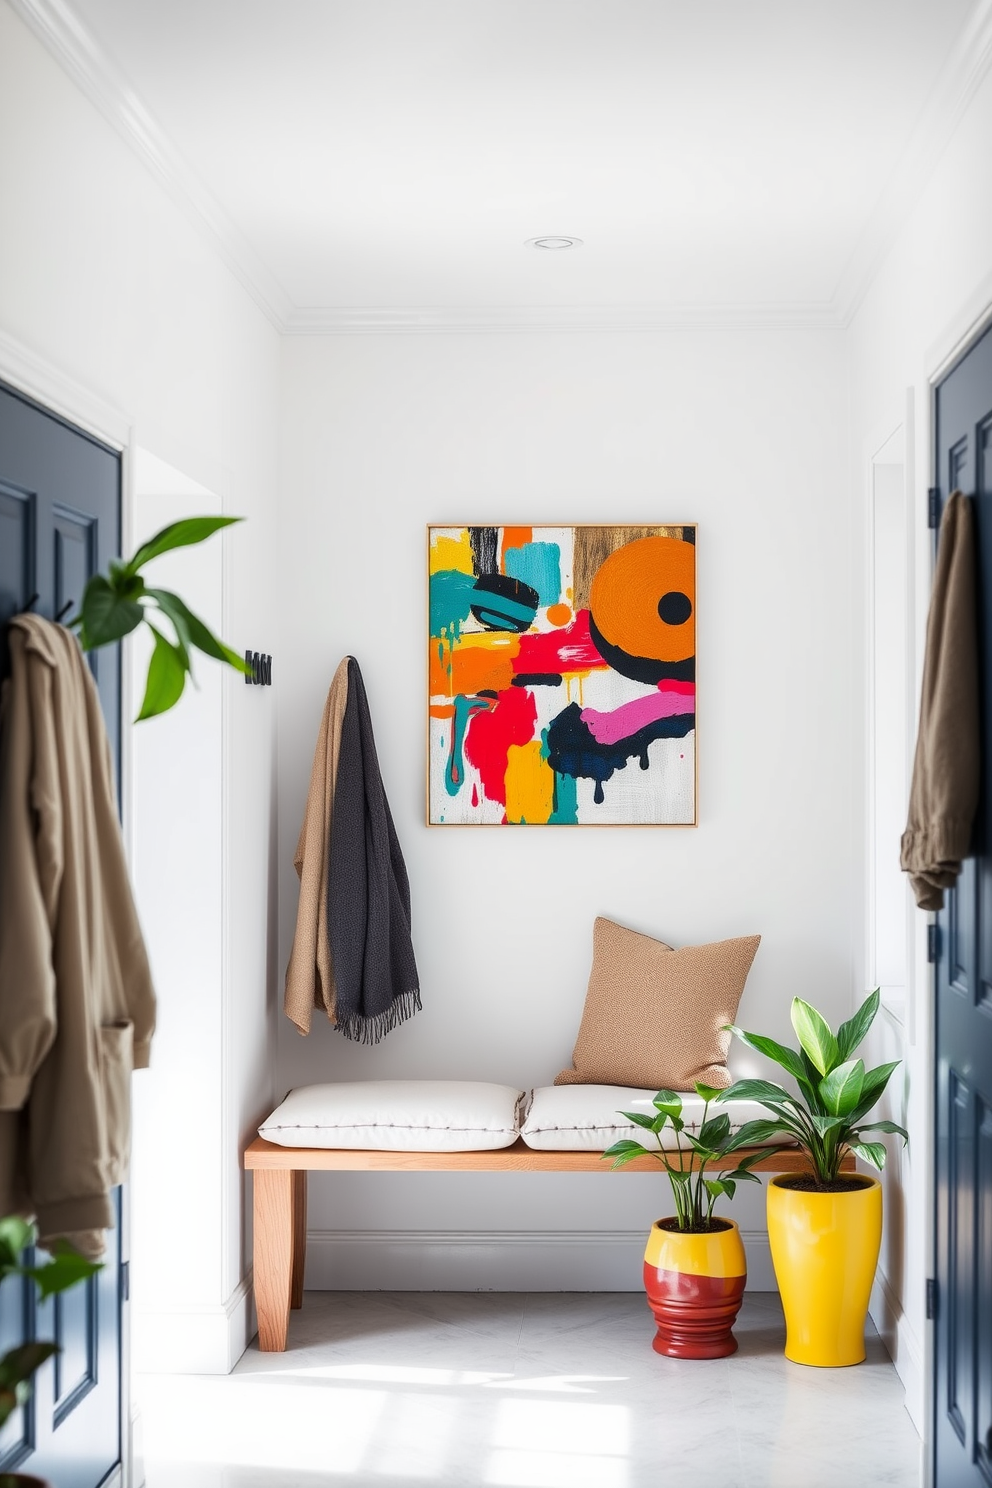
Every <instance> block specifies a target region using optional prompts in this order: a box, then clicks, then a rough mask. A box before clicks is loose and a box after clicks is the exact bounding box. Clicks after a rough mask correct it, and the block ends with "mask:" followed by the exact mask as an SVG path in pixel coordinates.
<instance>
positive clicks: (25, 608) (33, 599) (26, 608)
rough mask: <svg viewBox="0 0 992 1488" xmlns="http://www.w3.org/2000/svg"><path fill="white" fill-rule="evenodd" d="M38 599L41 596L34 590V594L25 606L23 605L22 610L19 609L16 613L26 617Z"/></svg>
mask: <svg viewBox="0 0 992 1488" xmlns="http://www.w3.org/2000/svg"><path fill="white" fill-rule="evenodd" d="M40 598H41V596H40V595H39V594H38V592H37V590H36V591H35V593H34V594H32V596H31V598H30V599H29V600H28V602H27V604H26V605H23V606H22V608H21V609H20V611H19V612H18V613H19V614H21V615H26V614H27V613H28V612H29V610H33V609H34V607H35V605H36V604H37V603H38V600H39V599H40Z"/></svg>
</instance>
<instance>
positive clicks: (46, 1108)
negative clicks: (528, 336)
mask: <svg viewBox="0 0 992 1488" xmlns="http://www.w3.org/2000/svg"><path fill="white" fill-rule="evenodd" d="M9 645H10V658H11V675H10V677H9V679H8V680H7V681H6V682H5V683H4V685H3V698H2V705H0V1213H9V1212H11V1211H17V1212H21V1213H29V1214H33V1215H34V1216H35V1218H36V1220H37V1224H38V1230H39V1236H40V1238H41V1241H42V1243H46V1242H49V1243H50V1242H52V1241H53V1240H55V1239H58V1238H60V1237H67V1238H69V1239H71V1240H72V1241H73V1243H75V1244H76V1245H77V1246H78V1247H79V1248H80V1249H81V1250H83V1252H84V1253H85V1254H88V1255H97V1254H99V1253H100V1252H101V1251H102V1248H103V1235H102V1232H103V1230H105V1229H106V1228H108V1227H109V1226H110V1225H111V1224H112V1223H113V1216H112V1212H111V1204H110V1190H111V1189H112V1188H113V1187H114V1186H115V1185H116V1184H118V1183H120V1181H121V1180H122V1178H123V1176H124V1173H125V1170H126V1167H127V1160H128V1149H129V1137H130V1077H131V1070H132V1068H141V1067H142V1066H144V1065H147V1063H148V1059H149V1048H150V1043H151V1037H152V1031H153V1028H154V1022H155V995H154V991H153V988H152V981H151V973H150V971H149V966H148V957H147V955H146V952H145V946H144V942H143V941H142V937H141V930H140V927H139V925H138V918H137V913H136V911H135V907H134V901H133V898H132V894H131V886H130V882H129V878H128V871H127V863H126V860H125V855H124V843H123V840H122V837H121V830H120V824H119V821H118V816H117V799H116V791H115V788H114V780H113V770H112V765H111V758H110V748H109V744H108V740H107V734H106V729H105V728H104V722H103V716H102V714H101V711H100V702H99V697H98V695H97V690H96V685H95V683H94V681H93V676H92V674H91V672H90V669H89V667H88V665H87V664H86V661H85V659H84V658H83V655H82V653H81V651H80V649H79V646H78V644H77V642H76V640H75V638H74V637H73V636H72V635H71V633H70V632H69V631H67V630H65V629H63V627H61V626H58V625H53V624H52V623H51V622H50V621H47V620H42V619H41V618H40V617H39V616H36V615H19V616H17V617H15V619H14V620H12V621H11V622H10V627H9Z"/></svg>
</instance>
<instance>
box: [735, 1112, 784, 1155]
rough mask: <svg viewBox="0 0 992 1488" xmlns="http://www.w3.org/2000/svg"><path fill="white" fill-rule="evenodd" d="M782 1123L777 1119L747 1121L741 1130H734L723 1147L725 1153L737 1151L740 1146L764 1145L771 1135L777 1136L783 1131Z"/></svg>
mask: <svg viewBox="0 0 992 1488" xmlns="http://www.w3.org/2000/svg"><path fill="white" fill-rule="evenodd" d="M782 1129H783V1128H782V1123H781V1122H780V1121H776V1120H767V1121H745V1123H744V1125H743V1126H742V1127H741V1128H740V1130H739V1131H736V1132H734V1134H733V1136H732V1137H731V1138H730V1141H729V1142H728V1143H727V1145H726V1147H725V1148H724V1149H723V1150H724V1153H725V1154H729V1153H731V1152H736V1151H737V1149H738V1147H754V1146H757V1145H759V1144H760V1145H763V1144H764V1143H765V1142H767V1141H768V1139H769V1137H775V1136H777V1135H778V1133H779V1132H780V1131H782Z"/></svg>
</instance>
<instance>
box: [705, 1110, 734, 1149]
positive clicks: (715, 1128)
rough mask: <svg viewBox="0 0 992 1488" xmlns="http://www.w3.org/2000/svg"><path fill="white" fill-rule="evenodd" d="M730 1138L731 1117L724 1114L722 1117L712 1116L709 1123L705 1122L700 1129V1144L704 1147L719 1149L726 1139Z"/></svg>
mask: <svg viewBox="0 0 992 1488" xmlns="http://www.w3.org/2000/svg"><path fill="white" fill-rule="evenodd" d="M729 1136H730V1117H729V1116H728V1115H727V1114H726V1112H724V1113H723V1114H722V1115H720V1116H711V1117H710V1119H709V1121H704V1122H703V1124H702V1126H701V1127H700V1128H699V1142H700V1145H701V1146H703V1147H719V1145H720V1143H721V1142H722V1141H724V1139H725V1138H726V1137H729Z"/></svg>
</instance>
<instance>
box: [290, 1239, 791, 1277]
mask: <svg viewBox="0 0 992 1488" xmlns="http://www.w3.org/2000/svg"><path fill="white" fill-rule="evenodd" d="M741 1238H742V1239H743V1241H744V1250H745V1253H746V1255H747V1264H748V1285H749V1287H750V1288H751V1290H752V1291H757V1292H769V1291H775V1290H776V1287H775V1277H774V1272H773V1270H772V1263H771V1253H770V1251H769V1249H768V1234H767V1232H766V1231H765V1230H744V1231H742V1232H741ZM644 1244H645V1233H644V1231H643V1230H311V1231H309V1232H308V1234H307V1266H306V1278H305V1285H306V1287H307V1288H308V1289H310V1290H313V1291H339V1292H362V1291H398V1292H636V1291H640V1289H641V1285H642V1283H641V1267H642V1264H643V1258H644Z"/></svg>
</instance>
